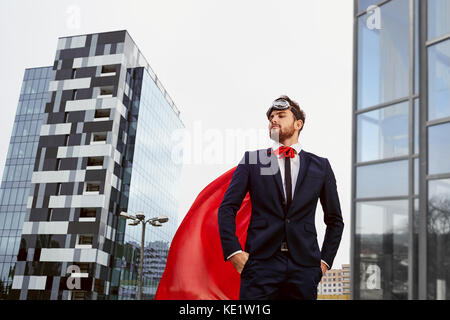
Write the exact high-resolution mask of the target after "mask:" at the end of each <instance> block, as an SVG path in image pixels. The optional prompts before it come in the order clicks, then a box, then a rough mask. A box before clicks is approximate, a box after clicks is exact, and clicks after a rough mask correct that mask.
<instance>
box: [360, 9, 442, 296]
mask: <svg viewBox="0 0 450 320" xmlns="http://www.w3.org/2000/svg"><path fill="white" fill-rule="evenodd" d="M354 8H355V10H354V43H355V45H354V83H353V87H354V91H353V143H352V145H353V150H352V168H353V169H352V227H351V228H352V230H351V235H352V236H351V237H352V241H351V260H352V277H351V278H352V290H351V291H352V298H353V299H449V298H450V268H449V266H450V251H449V250H450V161H449V159H450V138H449V137H450V18H449V17H450V1H448V0H387V1H374V0H355V1H354Z"/></svg>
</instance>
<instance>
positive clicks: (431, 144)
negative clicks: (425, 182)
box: [428, 123, 450, 174]
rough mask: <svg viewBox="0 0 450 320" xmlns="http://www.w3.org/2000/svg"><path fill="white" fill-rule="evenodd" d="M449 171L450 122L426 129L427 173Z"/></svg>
mask: <svg viewBox="0 0 450 320" xmlns="http://www.w3.org/2000/svg"><path fill="white" fill-rule="evenodd" d="M449 172H450V123H445V124H441V125H436V126H432V127H429V129H428V173H429V174H437V173H449Z"/></svg>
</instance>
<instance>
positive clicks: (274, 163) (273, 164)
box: [267, 148, 286, 202]
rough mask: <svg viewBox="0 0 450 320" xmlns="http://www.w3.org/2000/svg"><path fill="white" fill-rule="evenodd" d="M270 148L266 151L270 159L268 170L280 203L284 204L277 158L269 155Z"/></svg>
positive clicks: (271, 154)
mask: <svg viewBox="0 0 450 320" xmlns="http://www.w3.org/2000/svg"><path fill="white" fill-rule="evenodd" d="M271 150H272V148H269V149H267V154H268V156H269V157H270V170H271V172H272V177H273V179H274V180H275V184H276V186H277V189H278V194H279V195H280V197H281V198H280V201H282V202H284V199H285V198H286V197H285V196H284V190H283V181H282V180H281V171H280V166H279V165H278V158H277V156H276V155H275V154H273V153H271Z"/></svg>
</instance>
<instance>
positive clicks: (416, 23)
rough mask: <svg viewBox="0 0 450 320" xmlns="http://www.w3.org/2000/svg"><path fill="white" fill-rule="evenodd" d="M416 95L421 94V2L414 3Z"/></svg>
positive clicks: (417, 0)
mask: <svg viewBox="0 0 450 320" xmlns="http://www.w3.org/2000/svg"><path fill="white" fill-rule="evenodd" d="M414 6H415V8H414V51H415V52H414V93H416V94H418V93H419V74H420V66H419V0H415V3H414Z"/></svg>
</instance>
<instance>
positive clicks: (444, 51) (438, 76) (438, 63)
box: [428, 4, 450, 120]
mask: <svg viewBox="0 0 450 320" xmlns="http://www.w3.org/2000/svg"><path fill="white" fill-rule="evenodd" d="M449 5H450V4H449ZM428 50H429V55H428V59H429V61H428V77H429V79H428V91H429V92H428V108H429V109H428V113H429V114H428V117H429V120H434V119H439V118H445V117H448V116H450V40H449V41H445V42H441V43H438V44H436V45H434V46H431V47H430V48H429V49H428Z"/></svg>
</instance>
